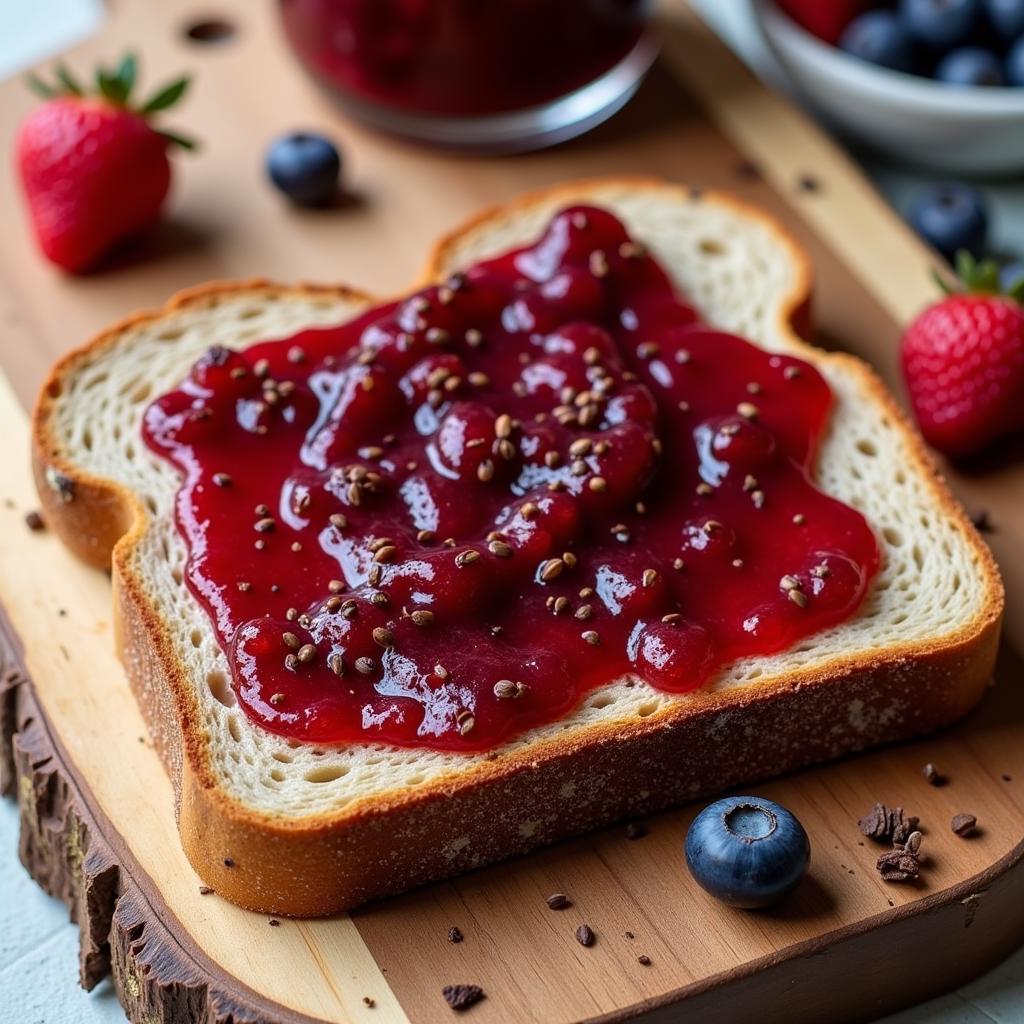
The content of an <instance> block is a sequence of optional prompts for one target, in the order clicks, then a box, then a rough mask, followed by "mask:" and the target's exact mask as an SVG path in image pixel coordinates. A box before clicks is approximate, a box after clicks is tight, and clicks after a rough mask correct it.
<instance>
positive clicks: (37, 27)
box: [0, 0, 1024, 1024]
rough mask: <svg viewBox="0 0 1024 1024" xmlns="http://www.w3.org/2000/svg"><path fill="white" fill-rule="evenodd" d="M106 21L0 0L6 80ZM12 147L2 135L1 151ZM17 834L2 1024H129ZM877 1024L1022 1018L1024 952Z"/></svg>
mask: <svg viewBox="0 0 1024 1024" xmlns="http://www.w3.org/2000/svg"><path fill="white" fill-rule="evenodd" d="M694 2H695V3H696V4H697V5H698V6H699V7H700V8H702V9H703V10H704V11H705V13H706V14H707V16H708V17H709V19H710V20H711V21H712V22H713V23H714V24H715V27H716V28H717V29H718V30H719V31H720V32H721V34H722V35H723V36H724V37H725V38H726V39H727V40H728V41H729V43H730V44H731V45H733V46H734V47H735V48H736V50H737V51H738V52H739V53H740V54H741V55H742V56H743V57H744V58H745V59H746V60H748V61H749V62H750V63H751V65H752V66H753V67H754V68H755V69H756V70H757V71H758V73H759V74H761V75H762V76H763V77H764V78H766V79H767V80H768V81H769V82H771V83H772V84H773V85H775V86H782V87H785V82H784V80H783V79H782V77H781V74H780V72H779V70H778V68H777V67H775V66H774V65H773V63H772V61H771V58H770V57H769V56H768V55H767V53H766V52H765V51H764V48H763V47H762V45H761V43H760V40H759V39H758V37H757V33H756V31H755V30H754V29H753V26H752V24H751V21H750V15H749V10H748V5H747V0H694ZM823 2H831V0H823ZM101 20H102V5H101V3H100V0H31V2H30V3H26V2H24V0H0V78H4V77H7V76H9V75H12V74H15V73H17V72H18V71H19V70H20V69H21V68H23V67H25V66H26V65H28V64H32V63H34V62H36V61H38V60H40V59H42V58H45V57H46V56H48V55H49V54H51V53H55V52H58V51H59V50H60V49H61V48H63V47H65V46H68V45H70V44H71V43H72V42H74V41H75V40H76V39H78V38H81V37H82V36H84V35H86V34H88V33H89V32H91V31H94V30H95V29H96V28H97V26H98V25H99V24H100V22H101ZM8 147H9V143H8V140H3V145H2V147H0V149H2V150H3V151H5V152H6V151H7V149H8ZM864 162H865V166H866V167H867V169H868V171H869V172H870V173H871V175H872V176H873V177H874V178H875V180H876V181H877V182H878V183H879V185H880V186H881V188H882V189H883V191H884V192H885V193H886V194H887V195H888V196H889V198H890V199H891V200H892V201H893V203H894V204H895V205H896V206H897V208H900V207H902V206H903V205H904V203H905V201H906V197H907V195H908V194H909V193H910V192H911V191H912V190H913V188H915V187H916V186H917V185H919V184H920V183H921V181H922V180H923V177H924V176H923V175H921V174H920V173H916V172H908V171H905V170H902V169H899V168H895V167H892V166H889V165H887V164H884V163H882V162H879V161H877V160H874V159H870V158H864ZM985 191H986V193H987V194H988V197H989V199H990V201H991V203H992V209H993V213H994V217H993V220H994V230H993V237H994V241H995V244H996V246H997V247H998V248H999V249H1001V250H1005V251H1008V252H1014V253H1016V254H1017V255H1019V256H1022V257H1024V185H1021V184H1019V183H1016V182H1011V183H1006V182H1004V183H1000V184H991V185H986V186H985ZM17 833H18V815H17V808H16V806H15V804H14V803H13V801H10V800H4V801H0V1021H10V1022H12V1024H121V1022H123V1021H124V1019H125V1018H124V1013H123V1011H122V1010H121V1007H120V1006H119V1004H118V1002H117V999H116V997H115V996H114V992H113V989H112V987H111V985H110V982H109V981H105V982H103V983H102V984H100V985H99V986H98V987H97V988H96V989H95V990H94V991H93V992H92V993H90V994H86V993H84V992H82V991H81V989H79V988H78V986H77V977H78V929H77V926H75V925H72V924H69V923H68V919H67V911H66V910H65V908H64V906H63V905H62V904H60V903H58V902H57V901H56V900H52V899H50V898H49V897H48V896H45V895H44V894H43V893H42V891H41V890H40V889H39V888H38V886H36V884H35V883H34V882H33V881H32V880H31V879H30V878H29V877H28V875H27V874H26V873H25V871H24V869H23V868H22V867H21V866H20V865H19V864H18V862H17ZM1021 912H1022V913H1024V908H1021ZM865 981H866V982H867V983H869V982H868V979H865ZM723 1024H728V1022H723ZM823 1024H826V1022H823ZM878 1024H1024V950H1021V951H1020V952H1018V953H1016V954H1015V955H1014V956H1012V957H1010V958H1009V959H1008V960H1006V961H1005V962H1004V963H1003V964H1001V965H1000V966H999V967H997V968H995V970H993V971H991V972H990V973H989V974H986V975H985V976H984V977H982V978H979V979H978V980H977V981H975V982H973V983H972V984H970V985H967V986H965V987H964V988H962V989H959V990H958V991H956V992H954V993H951V994H949V995H947V996H943V997H941V998H939V999H934V1000H932V1001H931V1002H929V1003H924V1004H922V1005H920V1006H917V1007H913V1008H912V1009H910V1010H906V1011H904V1012H903V1013H900V1014H896V1015H894V1016H891V1017H886V1018H885V1020H884V1021H879V1022H878Z"/></svg>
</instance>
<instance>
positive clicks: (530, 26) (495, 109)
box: [280, 0, 656, 151]
mask: <svg viewBox="0 0 1024 1024" xmlns="http://www.w3.org/2000/svg"><path fill="white" fill-rule="evenodd" d="M650 8H651V3H650V0H280V9H281V16H282V19H283V23H284V30H285V34H286V36H287V38H288V40H289V42H290V44H291V46H292V48H293V49H294V51H295V53H296V54H297V55H298V57H299V59H300V60H301V61H302V62H303V64H304V65H305V66H306V68H307V69H308V70H309V71H310V72H311V73H312V74H313V75H314V76H315V78H317V79H318V80H319V81H320V82H321V83H323V84H324V85H325V86H327V87H328V88H329V89H330V91H331V92H333V93H334V94H335V95H336V96H337V97H338V99H339V100H341V102H342V103H343V104H344V106H345V107H346V108H348V109H349V110H350V111H351V112H352V113H353V114H355V115H356V116H358V117H360V118H361V119H363V120H365V121H367V122H369V123H370V124H372V125H374V126H375V127H378V128H381V129H383V130H385V131H388V132H391V133H393V134H397V135H401V136H405V137H406V138H410V139H413V140H416V141H419V142H425V143H432V144H435V145H442V146H449V147H454V148H460V149H468V150H476V151H488V150H503V151H510V150H524V149H532V148H537V147H540V146H547V145H553V144H555V143H557V142H561V141H563V140H565V139H568V138H571V137H572V136H574V135H578V134H580V133H582V132H584V131H587V130H589V129H590V128H592V127H594V126H595V125H597V124H599V123H600V122H601V121H603V120H605V119H606V118H608V117H610V116H611V115H612V114H614V113H615V112H616V111H617V110H619V109H620V108H621V107H622V106H623V105H624V104H625V103H626V101H627V100H628V99H629V98H630V96H631V95H632V94H633V92H634V91H635V90H636V88H637V86H638V84H639V83H640V80H641V79H642V78H643V76H644V74H645V72H646V71H647V69H648V68H649V67H650V64H651V62H652V60H653V59H654V55H655V52H656V46H655V44H654V41H653V39H652V36H651V34H650V32H649V30H648V23H649V17H648V16H649V14H650Z"/></svg>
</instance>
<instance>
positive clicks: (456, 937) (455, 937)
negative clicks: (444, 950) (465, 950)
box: [448, 925, 463, 942]
mask: <svg viewBox="0 0 1024 1024" xmlns="http://www.w3.org/2000/svg"><path fill="white" fill-rule="evenodd" d="M462 939H463V934H462V932H461V931H460V930H459V929H458V928H457V927H455V926H454V925H452V927H451V928H449V929H448V941H449V942H461V941H462Z"/></svg>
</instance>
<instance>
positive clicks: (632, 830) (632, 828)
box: [626, 821, 647, 839]
mask: <svg viewBox="0 0 1024 1024" xmlns="http://www.w3.org/2000/svg"><path fill="white" fill-rule="evenodd" d="M645 835H647V826H646V825H644V824H642V823H641V822H639V821H631V822H630V823H629V824H628V825H627V826H626V838H627V839H643V837H644V836H645Z"/></svg>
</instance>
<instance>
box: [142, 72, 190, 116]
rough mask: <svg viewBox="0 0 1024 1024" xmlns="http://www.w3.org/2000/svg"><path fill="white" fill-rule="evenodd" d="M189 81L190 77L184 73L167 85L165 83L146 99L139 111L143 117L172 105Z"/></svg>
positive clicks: (182, 93) (183, 92)
mask: <svg viewBox="0 0 1024 1024" xmlns="http://www.w3.org/2000/svg"><path fill="white" fill-rule="evenodd" d="M189 81H190V79H189V77H188V76H187V75H186V76H184V77H182V78H179V79H178V80H177V81H175V82H171V83H170V84H169V85H165V86H164V87H163V88H162V89H160V90H158V91H157V92H156V93H154V95H153V96H151V97H150V98H149V99H148V100H146V102H145V104H144V105H143V106H142V107H141V108H140V110H139V113H140V114H142V115H143V117H145V116H147V115H148V114H155V113H156V112H157V111H158V110H167V109H168V108H169V107H173V106H174V104H175V103H177V102H178V100H180V99H181V97H182V96H183V95H184V94H185V90H186V89H187V88H188V85H189Z"/></svg>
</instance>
